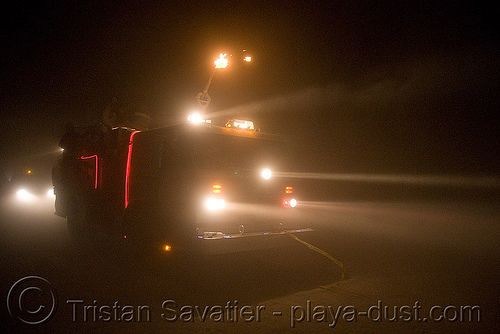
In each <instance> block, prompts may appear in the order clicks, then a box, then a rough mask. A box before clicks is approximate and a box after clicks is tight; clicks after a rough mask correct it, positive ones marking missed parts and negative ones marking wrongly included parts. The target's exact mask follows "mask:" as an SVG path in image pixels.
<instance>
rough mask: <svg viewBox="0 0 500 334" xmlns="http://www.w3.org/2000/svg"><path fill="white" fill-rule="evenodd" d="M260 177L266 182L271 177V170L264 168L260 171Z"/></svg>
mask: <svg viewBox="0 0 500 334" xmlns="http://www.w3.org/2000/svg"><path fill="white" fill-rule="evenodd" d="M261 175H262V177H263V178H264V179H266V180H269V179H270V178H271V176H272V173H271V170H270V169H269V168H266V169H264V170H263V171H262V174H261Z"/></svg>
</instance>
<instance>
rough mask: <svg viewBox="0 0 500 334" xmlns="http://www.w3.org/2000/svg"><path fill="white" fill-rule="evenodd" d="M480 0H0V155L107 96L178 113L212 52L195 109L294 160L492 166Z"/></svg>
mask: <svg viewBox="0 0 500 334" xmlns="http://www.w3.org/2000/svg"><path fill="white" fill-rule="evenodd" d="M489 3H490V4H477V2H473V1H470V2H460V1H414V2H409V1H394V2H387V1H325V2H320V1H303V2H299V1H287V2H276V1H232V2H224V1H206V2H201V1H156V2H149V1H137V2H133V1H114V2H106V1H92V2H80V1H79V2H74V1H40V2H31V1H28V2H26V1H19V2H13V3H5V2H4V3H3V4H2V5H1V6H2V9H1V13H2V14H1V15H2V19H1V26H2V29H1V56H0V60H1V62H0V64H1V65H0V70H1V75H0V84H1V91H0V92H1V93H0V94H1V95H0V112H1V114H0V115H1V117H2V118H1V119H2V122H1V130H2V140H1V147H0V148H1V162H2V164H3V168H4V169H9V168H10V169H12V168H13V166H20V165H23V164H33V163H34V162H33V161H35V160H36V159H38V158H40V157H41V156H43V155H44V154H45V153H47V154H48V153H50V152H53V151H54V150H56V149H57V143H58V140H59V138H60V136H61V135H62V133H63V128H64V124H65V123H66V122H68V121H72V122H74V123H76V124H82V123H93V122H97V121H98V120H99V117H100V114H101V111H102V110H103V109H104V107H105V105H106V103H108V102H109V101H110V100H111V99H112V98H113V97H117V99H118V102H119V104H120V105H122V106H123V107H124V108H129V109H131V110H135V111H140V112H144V113H147V114H149V115H150V116H151V117H152V118H153V123H154V124H155V125H156V126H160V125H162V124H168V123H172V122H176V121H178V120H180V119H184V118H185V117H186V116H187V115H188V114H189V113H190V112H191V111H192V110H193V109H194V108H196V99H195V97H196V94H197V93H198V92H200V91H201V90H202V89H203V87H204V85H205V83H206V81H207V79H208V77H209V74H210V69H211V66H212V64H213V61H214V60H215V58H216V57H217V55H218V54H219V53H221V52H224V53H228V54H233V57H232V58H231V60H230V65H229V67H228V68H227V69H225V70H221V71H218V72H216V74H215V77H214V80H213V83H212V85H211V87H210V90H209V94H210V96H211V97H212V103H211V105H210V106H209V109H208V112H209V113H213V114H214V115H228V116H233V117H236V118H239V117H249V118H252V119H254V120H255V122H256V123H257V127H259V128H261V129H262V131H266V132H275V133H278V134H281V135H283V136H284V137H285V139H286V140H287V142H288V144H289V146H290V149H291V151H292V153H293V157H294V159H296V161H297V163H296V164H295V166H296V167H297V168H299V169H303V170H304V171H329V172H345V173H416V174H419V173H436V174H457V173H466V174H473V173H476V174H492V173H498V166H499V162H500V161H499V160H500V159H499V154H498V153H499V152H500V150H499V144H498V133H499V131H498V130H499V125H498V124H499V123H498V122H495V121H494V114H495V113H497V111H498V109H499V94H498V86H499V85H498V82H499V80H498V79H499V73H500V71H499V69H500V68H499V59H500V58H499V39H498V34H497V33H496V30H497V29H496V28H497V27H496V25H497V24H496V22H497V21H498V17H499V5H498V4H497V3H495V2H489ZM244 49H245V50H248V52H249V53H250V54H251V55H252V56H253V59H254V61H253V62H252V63H250V64H246V63H243V62H242V61H240V59H241V58H242V50H244Z"/></svg>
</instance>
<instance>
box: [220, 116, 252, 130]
mask: <svg viewBox="0 0 500 334" xmlns="http://www.w3.org/2000/svg"><path fill="white" fill-rule="evenodd" d="M226 127H228V128H231V127H234V128H236V129H244V130H250V131H253V130H255V126H254V124H253V121H248V120H243V119H232V120H230V121H229V122H227V123H226Z"/></svg>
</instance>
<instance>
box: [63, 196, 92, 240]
mask: <svg viewBox="0 0 500 334" xmlns="http://www.w3.org/2000/svg"><path fill="white" fill-rule="evenodd" d="M66 221H67V224H68V232H69V235H70V238H71V240H72V241H73V242H75V243H76V244H77V245H81V244H85V243H88V242H89V241H90V240H91V235H90V227H89V219H88V206H87V203H85V200H84V199H83V198H81V197H73V198H71V200H70V201H69V202H68V212H67V218H66Z"/></svg>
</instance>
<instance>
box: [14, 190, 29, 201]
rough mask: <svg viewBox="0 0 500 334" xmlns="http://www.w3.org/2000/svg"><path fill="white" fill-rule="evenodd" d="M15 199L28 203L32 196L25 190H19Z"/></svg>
mask: <svg viewBox="0 0 500 334" xmlns="http://www.w3.org/2000/svg"><path fill="white" fill-rule="evenodd" d="M17 198H19V199H20V200H22V201H29V200H31V199H32V198H33V195H32V194H30V193H29V192H28V191H26V190H25V189H19V190H18V191H17Z"/></svg>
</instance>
